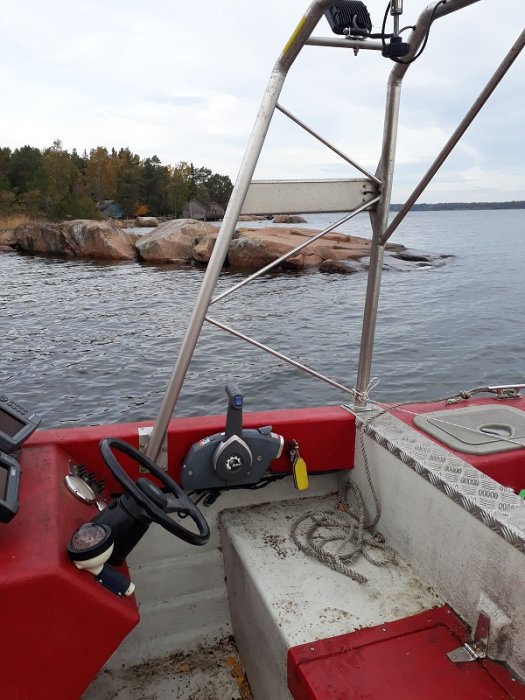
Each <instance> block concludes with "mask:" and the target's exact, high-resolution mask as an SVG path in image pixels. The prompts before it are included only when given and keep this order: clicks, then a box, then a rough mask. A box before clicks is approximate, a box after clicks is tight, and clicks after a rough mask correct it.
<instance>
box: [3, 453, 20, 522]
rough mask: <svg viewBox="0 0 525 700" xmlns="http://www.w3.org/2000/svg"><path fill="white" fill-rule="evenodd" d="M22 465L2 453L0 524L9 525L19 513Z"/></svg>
mask: <svg viewBox="0 0 525 700" xmlns="http://www.w3.org/2000/svg"><path fill="white" fill-rule="evenodd" d="M19 490H20V465H19V464H18V462H17V461H16V459H15V458H14V457H11V455H6V454H4V453H3V452H0V523H8V522H9V521H10V520H12V519H13V518H14V517H15V515H16V514H17V512H18V492H19Z"/></svg>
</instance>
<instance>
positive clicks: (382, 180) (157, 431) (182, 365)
mask: <svg viewBox="0 0 525 700" xmlns="http://www.w3.org/2000/svg"><path fill="white" fill-rule="evenodd" d="M475 2H479V0H448V1H447V2H446V3H442V2H441V0H439V1H436V2H433V3H432V4H430V5H429V6H428V7H427V8H426V9H425V10H423V12H422V13H421V15H420V17H419V19H418V21H417V24H416V26H415V28H414V30H413V31H412V33H411V36H410V38H409V39H408V42H409V43H410V47H411V48H410V53H409V54H408V56H406V57H404V61H406V63H397V64H396V65H395V66H394V68H393V69H392V71H391V73H390V77H389V80H388V84H387V94H386V104H385V120H384V128H383V143H382V149H381V156H380V160H379V165H378V167H377V170H376V173H375V175H373V174H371V173H369V172H368V171H367V170H366V169H365V168H362V167H361V166H360V165H359V164H357V163H356V162H355V161H354V160H353V159H351V158H349V157H348V156H346V155H345V154H344V153H342V152H341V151H340V150H339V149H337V148H336V147H335V146H333V145H332V144H330V143H329V142H328V141H326V140H325V139H323V138H322V137H321V136H319V135H318V134H317V133H315V132H314V131H313V130H311V129H310V128H309V127H307V126H306V125H305V124H303V122H301V121H300V120H299V119H297V118H296V117H295V116H294V115H292V114H291V113H290V112H288V111H287V110H286V109H284V108H283V107H282V106H281V105H280V104H279V103H278V99H279V96H280V94H281V91H282V88H283V85H284V82H285V79H286V77H287V74H288V71H289V70H290V68H291V66H292V65H293V63H294V61H295V59H296V58H297V56H298V55H299V53H300V51H301V49H302V48H303V47H304V46H305V45H312V46H331V47H333V46H337V47H345V48H352V49H354V51H355V52H357V51H358V50H372V51H377V50H381V48H382V45H381V42H378V41H372V40H366V39H364V40H363V39H358V40H357V39H347V38H346V39H335V38H334V39H332V38H330V39H322V38H321V39H317V38H315V37H311V34H312V32H313V30H314V29H315V27H316V26H317V23H318V22H319V20H320V19H321V17H322V15H323V13H324V11H325V10H326V9H327V8H328V7H329V6H330V5H332V4H333V0H314V2H312V3H311V5H310V6H309V7H308V9H307V10H306V12H305V14H304V15H303V17H302V18H301V20H300V22H299V24H298V25H297V27H296V29H295V31H294V32H293V33H292V35H291V37H290V39H289V40H288V42H287V44H286V45H285V47H284V49H283V50H282V52H281V54H280V55H279V57H278V59H277V61H276V63H275V66H274V68H273V70H272V73H271V75H270V79H269V82H268V85H267V88H266V91H265V93H264V95H263V99H262V102H261V106H260V108H259V112H258V114H257V117H256V120H255V124H254V127H253V130H252V133H251V136H250V138H249V141H248V145H247V147H246V151H245V154H244V158H243V160H242V162H241V166H240V169H239V174H238V177H237V181H236V183H235V186H234V189H233V192H232V195H231V198H230V202H229V204H228V208H227V211H226V214H225V216H224V219H223V222H222V225H221V228H220V231H219V234H218V236H217V241H216V243H215V247H214V249H213V252H212V255H211V257H210V261H209V263H208V267H207V269H206V273H205V275H204V279H203V282H202V285H201V288H200V291H199V294H198V297H197V300H196V302H195V305H194V308H193V312H192V315H191V317H190V320H189V323H188V327H187V330H186V334H185V336H184V338H183V341H182V345H181V349H180V352H179V355H178V358H177V361H176V364H175V367H174V369H173V372H172V375H171V378H170V382H169V385H168V387H167V390H166V393H165V395H164V398H163V401H162V404H161V407H160V410H159V415H158V418H157V421H156V424H155V426H154V428H153V431H152V434H151V437H150V440H149V444H148V447H147V450H146V454H147V455H148V457H150V458H151V459H153V460H155V459H156V458H157V456H158V453H159V451H160V447H161V444H162V440H163V437H164V435H165V433H166V430H167V427H168V424H169V421H170V419H171V417H172V414H173V411H174V408H175V405H176V403H177V400H178V397H179V394H180V391H181V388H182V385H183V382H184V378H185V376H186V372H187V369H188V367H189V364H190V361H191V358H192V356H193V352H194V349H195V346H196V344H197V341H198V338H199V335H200V332H201V329H202V326H203V323H204V322H205V321H208V322H209V323H211V324H212V325H214V326H216V327H218V328H221V329H222V330H225V331H227V332H229V333H232V334H233V335H235V336H237V337H239V338H241V339H243V340H246V341H247V342H249V343H251V344H252V345H255V346H256V347H259V348H260V349H262V350H265V351H266V352H269V353H270V354H272V355H274V356H275V357H278V358H280V359H282V360H284V361H286V362H288V363H289V364H291V365H292V366H294V367H297V368H299V369H302V370H304V371H306V372H308V373H309V374H311V375H312V376H315V377H317V378H319V379H321V380H323V381H325V382H327V383H328V384H330V385H332V386H335V387H337V388H339V389H341V390H342V391H345V392H347V393H351V394H353V395H354V396H355V406H356V407H358V408H359V407H362V408H364V407H366V403H367V398H366V396H367V387H368V385H369V381H370V368H371V362H372V349H373V342H374V334H375V324H376V318H377V308H378V302H379V290H380V281H381V269H382V263H383V255H384V249H385V244H386V241H387V240H388V238H389V237H390V236H391V235H392V233H393V232H394V230H395V229H396V228H397V226H398V225H399V223H400V222H401V220H402V219H403V218H404V216H405V215H406V213H407V212H408V211H409V209H410V208H411V206H412V205H413V204H414V202H415V201H416V200H417V198H418V197H419V195H420V194H421V193H422V192H423V190H424V188H425V187H426V186H427V184H428V183H429V182H430V180H431V179H432V177H433V176H434V175H435V173H436V172H437V170H438V169H439V167H440V166H441V165H442V163H443V162H444V161H445V159H446V157H447V156H448V155H449V153H450V152H451V151H452V149H453V147H454V146H455V145H456V143H457V142H458V140H459V139H460V137H461V136H462V134H463V133H464V131H465V130H466V129H467V127H468V126H469V124H470V123H471V122H472V120H473V119H474V118H475V116H476V114H477V113H478V112H479V110H480V109H481V107H482V106H483V104H484V103H485V102H486V100H487V99H488V97H489V96H490V94H491V93H492V92H493V90H494V88H495V87H496V85H497V84H498V82H499V81H500V80H501V78H502V77H503V75H504V74H505V73H506V72H507V70H508V69H509V68H510V66H511V65H512V63H513V61H514V60H515V59H516V57H517V55H518V54H519V52H520V51H521V49H522V48H523V44H524V42H525V32H522V34H521V36H520V37H519V39H518V40H517V42H516V43H515V45H514V46H513V47H512V49H511V50H510V52H509V54H507V56H506V58H505V59H504V60H503V62H502V63H501V65H500V66H499V68H498V69H497V71H496V73H495V74H494V76H493V77H492V78H491V80H490V81H489V83H488V84H487V87H486V88H485V90H484V91H483V92H482V93H481V95H480V96H479V98H478V99H477V100H476V102H475V103H474V105H473V107H472V108H471V110H469V112H468V113H467V115H466V116H465V118H464V119H463V120H462V122H461V123H460V125H459V126H458V128H457V129H456V131H455V132H454V134H453V135H452V136H451V138H450V140H449V142H448V143H447V145H446V146H445V147H444V148H443V150H442V151H441V153H440V154H439V155H438V157H437V158H436V160H435V161H434V163H433V165H432V166H431V168H430V169H429V171H428V172H427V173H426V175H425V176H424V177H423V178H422V180H421V182H420V184H419V185H418V186H417V187H416V188H415V190H414V192H413V193H412V195H411V196H410V197H409V199H408V200H407V203H406V204H405V205H404V206H403V208H402V209H401V211H400V212H399V213H398V215H397V216H396V217H395V219H394V220H393V221H392V223H391V224H390V225H388V215H389V210H390V198H391V191H392V181H393V173H394V163H395V152H396V137H397V126H398V120H399V105H400V95H401V85H402V81H403V77H404V75H405V73H406V71H407V69H408V66H409V61H410V59H411V58H412V57H413V56H414V55H415V54H416V53H417V51H418V50H419V48H420V46H421V45H422V43H423V41H424V39H425V36H426V33H427V31H428V28H429V25H430V24H431V23H432V21H433V20H436V19H438V18H440V17H443V16H445V15H447V14H450V13H452V12H455V11H457V10H460V9H462V8H464V7H467V6H468V5H472V4H474V3H475ZM275 110H279V111H280V112H282V113H283V114H284V115H285V116H287V117H288V118H290V119H291V120H292V121H294V122H295V123H297V124H298V125H299V126H301V127H302V128H303V129H305V130H306V131H307V132H308V133H310V134H311V135H312V136H314V137H315V138H317V139H318V140H319V141H321V143H323V144H324V145H325V146H327V147H328V148H330V149H331V150H332V151H334V152H335V153H337V154H338V155H339V156H340V157H341V158H343V159H344V160H345V161H347V162H348V163H350V164H351V165H353V166H354V167H356V168H357V169H358V170H360V172H361V173H363V174H364V175H365V176H366V177H367V178H368V180H369V182H370V185H371V186H372V187H375V188H378V187H379V188H380V191H379V192H378V193H377V194H375V196H374V193H373V192H371V193H370V194H371V195H372V196H371V198H370V199H369V200H368V201H365V202H364V203H363V204H362V205H361V206H358V207H356V208H355V209H354V210H352V211H351V212H350V213H349V214H347V215H345V216H344V217H343V218H341V219H340V220H339V221H337V222H336V223H335V224H333V225H332V226H329V227H327V228H326V229H324V230H323V231H321V232H320V233H319V234H316V235H314V236H313V237H312V238H311V239H309V240H308V241H306V242H304V243H303V244H301V245H300V246H297V247H296V248H294V249H293V250H291V251H289V253H288V254H286V255H283V256H281V257H280V258H279V259H278V260H276V261H274V262H273V263H271V264H270V265H267V266H265V267H264V268H263V269H262V270H259V271H258V272H256V273H254V274H252V275H250V276H249V277H248V278H247V279H245V280H243V281H242V282H240V283H238V284H236V285H234V286H233V287H232V288H230V289H229V290H226V291H225V292H223V293H221V294H219V295H218V296H216V297H215V298H213V292H214V290H215V287H216V283H217V280H218V278H219V275H220V272H221V269H222V266H223V263H224V261H225V259H226V256H227V254H228V248H229V245H230V242H231V240H232V237H233V234H234V231H235V226H236V224H237V221H238V218H239V215H240V213H241V211H242V207H243V204H244V201H245V199H246V196H247V193H248V190H249V187H250V184H251V182H252V177H253V173H254V171H255V167H256V165H257V161H258V159H259V155H260V153H261V150H262V147H263V145H264V141H265V138H266V135H267V133H268V129H269V126H270V123H271V120H272V117H273V114H274V112H275ZM365 210H369V213H370V218H371V223H372V233H373V235H372V244H371V255H370V267H369V274H368V282H367V291H366V300H365V308H364V316H363V326H362V334H361V346H360V356H359V367H358V375H357V382H356V389H355V390H353V389H349V388H348V387H345V386H344V385H342V384H340V383H339V382H336V381H334V380H332V379H330V378H328V377H326V376H325V375H322V374H320V373H318V372H316V371H315V370H313V369H311V368H309V367H307V366H306V365H303V364H302V363H299V362H297V361H295V360H293V359H291V358H289V357H287V356H286V355H283V354H282V353H279V352H277V351H275V350H272V349H271V348H269V347H268V346H265V345H263V344H262V343H259V342H258V341H256V340H254V339H252V338H250V337H248V336H246V335H244V334H242V333H240V332H238V331H235V330H234V329H232V328H230V327H228V326H226V325H225V324H222V323H220V322H218V321H217V320H215V319H213V318H211V317H209V316H208V308H209V306H210V305H211V304H214V303H216V302H218V301H219V300H221V299H223V298H224V297H226V296H228V295H229V294H231V293H232V292H234V291H235V290H237V289H239V288H240V287H242V286H244V285H245V284H247V283H248V282H250V281H251V280H253V279H255V278H256V277H259V276H260V275H261V274H263V273H264V272H267V271H268V270H269V269H272V268H273V267H275V266H276V265H279V264H280V263H281V262H283V261H284V260H286V259H287V258H289V257H292V256H293V255H295V254H296V253H297V252H299V251H300V250H302V249H303V248H304V247H306V246H307V245H309V244H310V243H312V242H313V241H315V240H317V239H318V238H320V237H321V236H323V235H325V234H326V233H327V232H328V231H331V230H332V229H333V228H336V227H337V226H339V225H341V224H342V223H344V222H345V221H347V220H349V219H350V218H352V217H353V216H355V215H356V214H358V213H359V212H361V211H365ZM319 211H325V210H319Z"/></svg>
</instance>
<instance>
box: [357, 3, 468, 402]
mask: <svg viewBox="0 0 525 700" xmlns="http://www.w3.org/2000/svg"><path fill="white" fill-rule="evenodd" d="M474 2H479V0H448V1H447V2H446V3H442V2H441V0H438V1H437V2H434V3H432V4H431V5H429V6H428V7H426V8H425V10H423V12H422V13H421V15H420V16H419V18H418V21H417V24H416V29H415V30H414V31H413V32H412V34H411V36H410V39H409V43H410V46H411V49H410V53H409V54H408V56H407V57H406V59H405V61H409V60H410V58H411V57H412V56H414V55H415V54H416V53H417V51H418V49H419V47H420V46H421V44H422V43H423V41H424V39H425V36H426V32H427V29H428V26H429V23H430V21H431V19H432V17H434V19H437V18H438V17H442V16H444V15H446V14H449V13H451V12H455V11H456V10H459V9H461V8H463V7H466V6H467V5H472V4H473V3H474ZM409 65H410V64H409V63H408V62H406V63H397V64H396V65H395V67H394V68H393V70H392V72H391V73H390V77H389V81H388V90H387V99H386V109H385V125H384V129H383V146H382V150H381V159H380V161H379V165H378V169H377V172H376V175H378V177H380V178H381V179H382V180H383V182H384V185H383V191H382V199H381V202H380V203H379V205H378V207H377V208H376V210H375V212H373V213H372V214H371V219H372V227H373V237H372V246H371V251H370V269H369V273H368V282H367V289H366V300H365V309H364V313H363V327H362V331H361V347H360V351H359V366H358V370H357V381H356V399H355V407H356V408H363V407H365V406H366V403H367V387H368V385H369V382H370V371H371V366H372V353H373V347H374V337H375V327H376V321H377V309H378V305H379V292H380V286H381V268H382V264H383V257H384V246H385V242H386V239H385V238H384V236H383V233H384V232H385V229H386V227H387V225H388V215H389V210H390V198H391V193H392V182H393V174H394V162H395V148H396V139H397V124H398V121H399V105H400V97H401V84H402V82H403V78H404V76H405V73H406V71H407V70H408V66H409Z"/></svg>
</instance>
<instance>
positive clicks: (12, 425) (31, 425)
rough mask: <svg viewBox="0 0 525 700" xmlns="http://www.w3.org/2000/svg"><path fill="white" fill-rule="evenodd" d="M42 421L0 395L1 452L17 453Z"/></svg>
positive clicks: (3, 395)
mask: <svg viewBox="0 0 525 700" xmlns="http://www.w3.org/2000/svg"><path fill="white" fill-rule="evenodd" d="M40 421H41V418H40V416H37V415H36V414H34V413H31V412H30V411H28V410H27V409H26V408H24V407H23V406H20V404H18V403H16V401H13V400H12V399H10V398H9V397H8V396H6V395H5V394H2V395H0V450H2V451H3V452H7V453H12V452H16V450H18V449H19V448H20V446H21V444H22V443H23V442H24V440H27V438H28V437H29V436H30V435H31V433H32V432H33V431H34V430H35V429H36V427H37V426H38V424H39V423H40ZM0 490H1V481H0Z"/></svg>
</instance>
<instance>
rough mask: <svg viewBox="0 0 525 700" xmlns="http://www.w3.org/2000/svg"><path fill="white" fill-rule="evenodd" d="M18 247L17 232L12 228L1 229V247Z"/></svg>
mask: <svg viewBox="0 0 525 700" xmlns="http://www.w3.org/2000/svg"><path fill="white" fill-rule="evenodd" d="M14 245H16V236H15V231H14V229H12V228H0V246H2V247H3V248H9V247H10V246H14Z"/></svg>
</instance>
